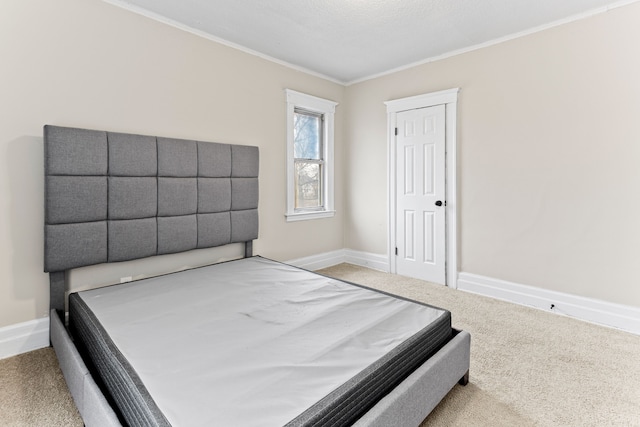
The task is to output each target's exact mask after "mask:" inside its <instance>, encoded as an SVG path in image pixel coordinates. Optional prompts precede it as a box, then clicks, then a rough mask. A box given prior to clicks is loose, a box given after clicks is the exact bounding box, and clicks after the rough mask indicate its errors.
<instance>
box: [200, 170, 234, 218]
mask: <svg viewBox="0 0 640 427" xmlns="http://www.w3.org/2000/svg"><path fill="white" fill-rule="evenodd" d="M229 210H231V180H230V179H229V178H198V212H199V213H213V212H224V211H229Z"/></svg>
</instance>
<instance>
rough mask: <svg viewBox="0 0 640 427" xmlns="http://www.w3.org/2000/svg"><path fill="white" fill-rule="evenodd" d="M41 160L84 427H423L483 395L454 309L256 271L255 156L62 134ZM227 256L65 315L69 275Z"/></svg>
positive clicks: (88, 133)
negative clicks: (226, 251) (440, 412)
mask: <svg viewBox="0 0 640 427" xmlns="http://www.w3.org/2000/svg"><path fill="white" fill-rule="evenodd" d="M44 149H45V242H44V246H45V248H44V249H45V258H44V259H45V271H46V272H49V277H50V285H51V316H50V319H51V328H50V331H51V342H52V345H53V347H54V349H55V351H56V354H57V357H58V360H59V362H60V366H61V368H62V371H63V374H64V377H65V380H66V382H67V384H68V386H69V389H70V391H71V394H72V396H73V398H74V401H75V403H76V405H77V407H78V410H79V412H80V414H81V416H82V418H83V420H84V422H85V425H87V426H93V425H97V426H102V425H105V426H119V425H159V426H160V425H174V426H179V425H247V426H249V425H287V426H338V425H345V426H346V425H356V426H391V425H403V426H411V425H415V426H417V425H418V424H420V423H421V422H422V420H423V419H424V418H425V417H426V416H427V415H428V414H429V412H431V410H432V409H433V408H434V407H435V406H436V405H437V403H438V402H439V401H440V400H441V399H442V398H443V397H444V396H445V395H446V394H447V393H448V392H449V390H450V389H451V388H452V387H454V386H455V384H456V383H460V384H463V385H464V384H466V383H467V382H468V376H469V350H470V336H469V334H468V333H467V332H465V331H459V330H455V329H453V328H452V327H451V314H450V313H449V312H448V311H447V310H443V309H440V308H437V307H431V306H428V305H425V304H421V303H417V302H415V301H409V300H406V299H403V298H399V297H396V296H392V295H389V294H385V293H382V292H379V291H376V290H372V289H368V288H365V287H362V286H359V285H356V284H353V283H347V282H343V281H339V280H336V279H332V278H328V277H324V276H322V275H318V274H316V273H313V272H310V271H306V270H303V269H299V268H296V267H293V266H290V265H286V264H283V263H280V262H276V261H273V260H269V259H266V258H262V257H259V256H253V248H252V242H253V240H254V239H257V238H258V228H259V219H258V209H257V208H258V165H259V153H258V149H257V147H250V146H242V145H229V144H218V143H211V142H202V141H188V140H179V139H170V138H160V137H153V136H145V135H132V134H122V133H114V132H105V131H96V130H88V129H77V128H66V127H59V126H50V125H47V126H45V128H44ZM230 244H243V245H244V247H245V250H244V252H245V256H244V258H241V259H237V260H232V261H228V262H223V263H218V264H214V265H211V266H205V267H200V268H195V269H192V270H188V271H182V272H177V273H172V274H166V275H162V276H159V277H153V278H148V279H144V280H140V281H134V282H130V283H125V284H121V285H113V286H107V287H103V288H99V289H94V290H87V291H82V292H77V293H72V294H71V295H69V297H68V299H67V298H66V291H67V280H68V271H69V270H70V269H74V268H78V267H83V266H87V265H94V264H102V263H110V262H121V261H128V260H134V259H140V258H146V257H152V256H158V255H164V254H171V253H178V252H184V251H190V250H194V249H204V248H210V247H217V246H224V245H230ZM67 311H68V312H67ZM67 315H68V321H67V320H66V319H67V317H66V316H67Z"/></svg>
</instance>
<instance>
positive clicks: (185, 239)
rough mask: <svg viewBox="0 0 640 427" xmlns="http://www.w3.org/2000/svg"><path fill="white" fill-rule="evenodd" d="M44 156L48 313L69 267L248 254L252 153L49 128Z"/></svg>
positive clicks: (253, 226) (254, 169) (254, 201)
mask: <svg viewBox="0 0 640 427" xmlns="http://www.w3.org/2000/svg"><path fill="white" fill-rule="evenodd" d="M44 153H45V154H44V159H45V230H44V270H45V271H46V272H50V278H51V292H52V294H51V308H55V309H57V310H61V309H64V281H65V278H64V271H65V270H67V269H70V268H76V267H82V266H87V265H92V264H101V263H107V262H118V261H126V260H132V259H137V258H144V257H150V256H154V255H161V254H169V253H175V252H182V251H188V250H191V249H197V248H208V247H213V246H222V245H226V244H228V243H236V242H246V253H247V255H251V241H252V240H253V239H256V238H257V237H258V164H259V158H258V156H259V154H258V148H257V147H251V146H244V145H228V144H218V143H211V142H200V141H189V140H181V139H170V138H160V137H155V136H145V135H132V134H123V133H114V132H105V131H96V130H87V129H76V128H66V127H59V126H51V125H47V126H45V127H44ZM61 287H62V288H63V289H62V297H60V295H59V294H60V288H61Z"/></svg>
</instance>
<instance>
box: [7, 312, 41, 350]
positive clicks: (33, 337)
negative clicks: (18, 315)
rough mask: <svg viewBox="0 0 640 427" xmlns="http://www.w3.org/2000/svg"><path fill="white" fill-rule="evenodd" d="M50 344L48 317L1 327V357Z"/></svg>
mask: <svg viewBox="0 0 640 427" xmlns="http://www.w3.org/2000/svg"><path fill="white" fill-rule="evenodd" d="M48 346H49V318H48V317H45V318H42V319H36V320H30V321H28V322H23V323H18V324H15V325H10V326H5V327H3V328H0V359H6V358H7V357H11V356H15V355H18V354H22V353H26V352H28V351H33V350H37V349H39V348H43V347H48Z"/></svg>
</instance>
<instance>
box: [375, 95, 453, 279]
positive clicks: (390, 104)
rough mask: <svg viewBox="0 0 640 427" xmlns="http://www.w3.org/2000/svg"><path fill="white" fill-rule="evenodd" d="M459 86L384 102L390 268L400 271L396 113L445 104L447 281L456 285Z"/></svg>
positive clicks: (394, 271) (393, 271)
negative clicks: (385, 114)
mask: <svg viewBox="0 0 640 427" xmlns="http://www.w3.org/2000/svg"><path fill="white" fill-rule="evenodd" d="M459 90H460V89H459V88H453V89H448V90H443V91H439V92H433V93H428V94H424V95H417V96H412V97H408V98H401V99H395V100H392V101H387V102H385V105H386V106H387V127H388V133H387V135H388V137H387V154H388V156H387V159H388V163H387V176H388V182H389V185H388V205H387V207H388V228H387V230H388V240H387V242H388V251H387V255H388V262H389V271H390V272H391V273H397V262H396V260H397V258H398V256H396V252H395V248H396V244H397V237H396V234H397V233H396V231H397V229H396V223H397V218H396V214H397V212H396V189H397V188H396V181H397V173H396V166H397V164H396V163H397V161H396V135H395V128H396V126H397V124H398V122H397V116H398V114H400V113H401V112H403V111H408V110H416V109H421V108H426V107H432V106H436V105H444V108H445V147H446V149H445V157H446V160H445V164H446V171H445V176H446V178H445V181H446V183H445V193H446V194H445V198H444V200H443V202H444V201H445V200H446V206H445V207H444V211H445V218H446V219H445V222H446V230H445V241H446V255H445V258H446V277H445V280H446V285H447V286H449V287H452V288H456V287H457V276H458V237H457V236H458V233H457V230H458V218H457V164H456V163H457V144H456V127H457V101H458V92H459Z"/></svg>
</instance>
